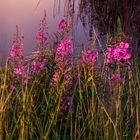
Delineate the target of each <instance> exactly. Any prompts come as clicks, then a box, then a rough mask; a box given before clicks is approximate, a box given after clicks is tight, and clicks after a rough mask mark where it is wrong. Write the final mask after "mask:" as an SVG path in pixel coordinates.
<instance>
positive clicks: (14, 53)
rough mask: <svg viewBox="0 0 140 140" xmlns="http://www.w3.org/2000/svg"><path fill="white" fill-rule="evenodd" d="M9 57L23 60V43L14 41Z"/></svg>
mask: <svg viewBox="0 0 140 140" xmlns="http://www.w3.org/2000/svg"><path fill="white" fill-rule="evenodd" d="M9 59H10V60H15V61H18V62H19V61H22V60H23V44H22V43H16V42H15V43H14V44H13V45H12V47H11V49H10V52H9Z"/></svg>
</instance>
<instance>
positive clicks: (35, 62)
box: [31, 60, 45, 73]
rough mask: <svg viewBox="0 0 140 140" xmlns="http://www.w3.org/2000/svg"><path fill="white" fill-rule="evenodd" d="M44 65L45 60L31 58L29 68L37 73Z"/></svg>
mask: <svg viewBox="0 0 140 140" xmlns="http://www.w3.org/2000/svg"><path fill="white" fill-rule="evenodd" d="M44 67H45V61H39V60H33V62H32V64H31V68H32V70H33V72H34V73H39V72H40V71H41V70H42V69H44Z"/></svg>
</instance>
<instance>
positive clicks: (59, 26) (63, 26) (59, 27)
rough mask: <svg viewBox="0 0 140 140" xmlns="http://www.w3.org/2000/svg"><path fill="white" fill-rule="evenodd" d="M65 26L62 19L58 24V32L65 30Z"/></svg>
mask: <svg viewBox="0 0 140 140" xmlns="http://www.w3.org/2000/svg"><path fill="white" fill-rule="evenodd" d="M65 24H66V22H65V20H64V19H62V20H61V21H60V22H59V24H58V31H60V32H61V31H62V30H63V29H64V28H65Z"/></svg>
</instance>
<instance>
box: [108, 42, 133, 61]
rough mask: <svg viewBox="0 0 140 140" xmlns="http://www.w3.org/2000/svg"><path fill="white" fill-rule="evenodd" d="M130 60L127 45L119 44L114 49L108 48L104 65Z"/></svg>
mask: <svg viewBox="0 0 140 140" xmlns="http://www.w3.org/2000/svg"><path fill="white" fill-rule="evenodd" d="M130 58H131V54H130V51H129V44H128V43H124V42H121V43H120V44H119V45H118V46H116V47H115V48H111V47H110V48H108V49H107V53H106V63H107V64H112V63H113V62H126V61H127V60H129V59H130Z"/></svg>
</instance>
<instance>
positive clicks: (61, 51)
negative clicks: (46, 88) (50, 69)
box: [52, 39, 73, 85]
mask: <svg viewBox="0 0 140 140" xmlns="http://www.w3.org/2000/svg"><path fill="white" fill-rule="evenodd" d="M72 59H73V47H72V45H71V41H70V40H68V39H66V40H64V41H63V42H62V43H60V44H59V46H58V48H57V50H56V54H55V63H56V70H55V73H54V76H53V79H52V83H53V85H55V84H56V83H57V81H58V80H59V76H60V75H64V79H65V80H67V82H68V81H69V78H70V73H71V70H70V69H71V66H72ZM62 70H63V72H62ZM68 83H69V82H68Z"/></svg>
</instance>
